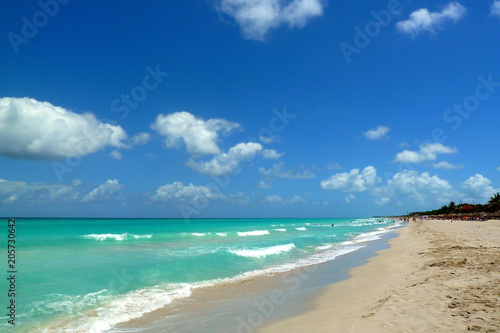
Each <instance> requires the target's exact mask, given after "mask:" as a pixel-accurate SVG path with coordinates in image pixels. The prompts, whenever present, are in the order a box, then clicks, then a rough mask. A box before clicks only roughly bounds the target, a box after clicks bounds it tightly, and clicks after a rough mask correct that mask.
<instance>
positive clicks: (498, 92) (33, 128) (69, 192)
mask: <svg viewBox="0 0 500 333" xmlns="http://www.w3.org/2000/svg"><path fill="white" fill-rule="evenodd" d="M0 31H1V35H2V36H3V37H2V38H1V42H0V59H1V61H0V165H1V167H0V212H1V214H0V215H4V216H50V217H52V216H74V217H87V216H88V217H191V218H196V217H360V216H371V215H386V214H402V213H406V212H411V211H416V210H424V209H432V208H438V207H440V206H441V205H443V204H446V203H448V202H449V201H450V200H453V201H456V202H459V201H464V202H465V201H467V202H472V201H474V202H476V203H485V202H486V201H487V200H488V198H489V197H490V196H491V195H492V194H493V193H495V192H497V191H500V158H499V156H500V154H499V144H498V143H499V134H498V125H499V123H500V112H499V111H500V70H499V59H500V43H499V37H498V36H500V1H493V0H491V1H481V2H477V1H459V2H453V1H452V2H450V1H437V2H436V1H404V0H402V1H397V0H391V1H370V2H368V3H366V2H359V3H358V2H356V1H354V2H353V1H332V0H324V1H322V0H286V1H285V0H216V1H215V0H204V1H201V0H195V1H168V2H165V1H148V2H147V3H144V2H139V1H125V2H121V3H119V4H116V3H106V2H105V3H103V2H97V1H95V2H94V1H91V2H86V3H80V2H77V1H68V0H64V1H63V0H58V1H57V0H46V1H44V0H42V1H40V2H38V1H22V2H16V3H12V4H9V6H8V7H6V8H4V10H3V11H2V13H0Z"/></svg>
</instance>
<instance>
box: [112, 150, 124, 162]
mask: <svg viewBox="0 0 500 333" xmlns="http://www.w3.org/2000/svg"><path fill="white" fill-rule="evenodd" d="M109 156H111V158H114V159H115V160H122V159H123V155H122V153H120V152H119V151H117V150H113V151H112V152H111V153H109Z"/></svg>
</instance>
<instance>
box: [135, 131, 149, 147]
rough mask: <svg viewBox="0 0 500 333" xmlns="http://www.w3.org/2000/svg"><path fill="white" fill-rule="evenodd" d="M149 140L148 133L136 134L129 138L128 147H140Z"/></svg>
mask: <svg viewBox="0 0 500 333" xmlns="http://www.w3.org/2000/svg"><path fill="white" fill-rule="evenodd" d="M149 140H151V134H149V133H144V132H141V133H138V134H136V135H134V136H133V137H132V138H130V146H142V145H145V144H146V143H148V142H149Z"/></svg>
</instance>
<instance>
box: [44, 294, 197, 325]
mask: <svg viewBox="0 0 500 333" xmlns="http://www.w3.org/2000/svg"><path fill="white" fill-rule="evenodd" d="M193 287H194V285H191V284H176V285H165V286H156V287H151V288H145V289H138V290H134V291H131V292H128V293H126V294H124V295H121V296H118V297H116V296H115V297H113V296H111V295H108V296H107V297H106V298H105V299H102V298H101V299H100V300H99V301H100V302H99V303H100V304H98V305H97V307H96V308H95V309H94V310H92V311H90V312H89V311H84V312H80V311H78V312H75V311H73V310H72V309H71V311H70V312H67V314H69V315H74V316H73V318H72V319H71V320H67V319H65V320H64V321H63V322H55V323H52V324H49V326H46V327H40V328H39V329H38V330H37V331H36V332H61V333H62V332H92V333H101V332H104V331H107V330H110V329H111V328H112V327H113V326H114V325H116V324H118V323H123V322H126V321H129V320H131V319H134V318H138V317H141V316H142V315H144V314H145V313H148V312H152V311H154V310H157V309H159V308H162V307H164V306H165V305H167V304H170V303H171V302H173V301H174V300H176V299H181V298H185V297H189V296H190V295H191V289H192V288H193ZM94 294H95V293H94ZM87 296H88V295H86V296H85V297H84V298H83V300H85V298H86V297H87ZM83 300H82V302H83ZM73 301H74V300H73ZM63 303H66V302H63ZM76 304H78V305H80V306H79V307H80V308H81V305H87V304H79V303H76ZM90 305H94V304H90ZM56 306H59V307H61V306H62V307H64V306H65V304H49V305H48V306H47V307H48V308H54V307H56Z"/></svg>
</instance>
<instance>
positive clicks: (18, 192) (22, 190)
mask: <svg viewBox="0 0 500 333" xmlns="http://www.w3.org/2000/svg"><path fill="white" fill-rule="evenodd" d="M78 185H79V184H78V183H77V182H76V181H73V186H78ZM73 186H69V185H65V184H46V183H39V182H38V183H26V182H21V181H9V180H5V179H0V197H4V199H3V200H2V201H3V202H4V203H13V202H15V201H17V200H19V199H23V200H24V201H26V202H35V201H36V202H54V201H57V202H61V201H70V200H74V199H76V197H77V195H78V194H77V193H76V192H75V191H74V188H73ZM5 197H6V198H5Z"/></svg>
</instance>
